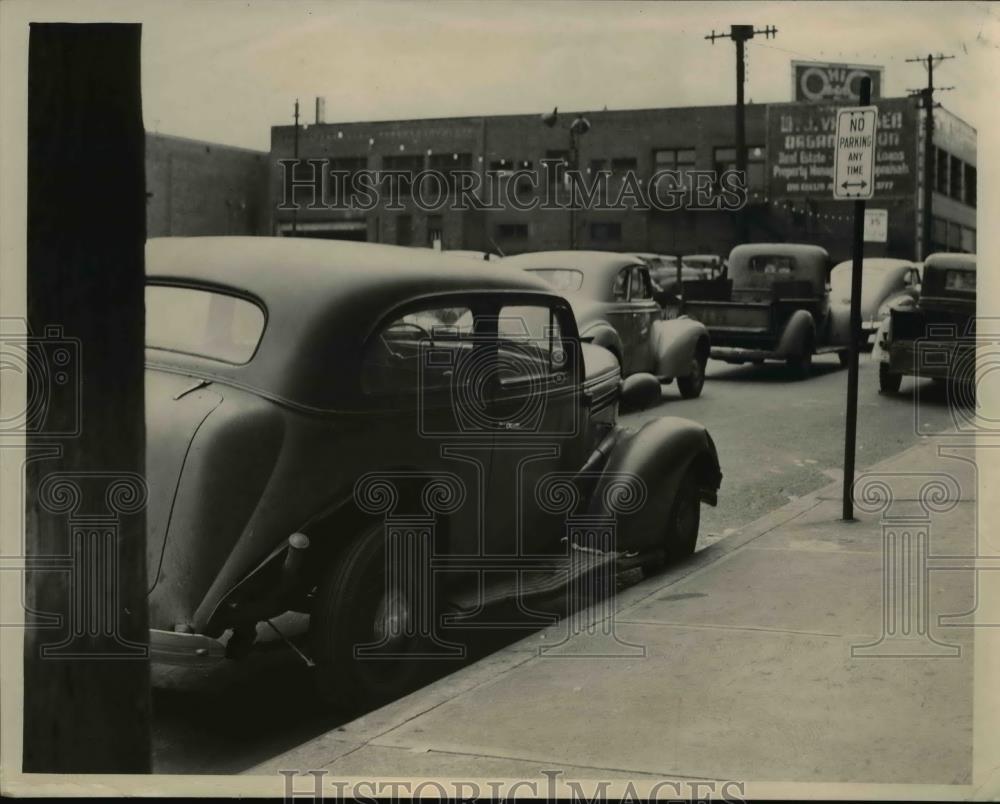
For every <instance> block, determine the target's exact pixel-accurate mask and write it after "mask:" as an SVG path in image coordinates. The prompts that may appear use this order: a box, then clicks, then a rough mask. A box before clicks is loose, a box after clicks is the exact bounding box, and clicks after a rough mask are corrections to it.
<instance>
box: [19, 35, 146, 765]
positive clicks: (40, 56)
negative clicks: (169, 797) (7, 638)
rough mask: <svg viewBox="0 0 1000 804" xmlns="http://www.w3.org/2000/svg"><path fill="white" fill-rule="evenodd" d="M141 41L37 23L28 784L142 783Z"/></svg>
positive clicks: (32, 98)
mask: <svg viewBox="0 0 1000 804" xmlns="http://www.w3.org/2000/svg"><path fill="white" fill-rule="evenodd" d="M140 36H141V26H140V25H134V24H128V25H114V24H85V25H74V24H65V23H57V24H42V23H34V24H32V25H31V32H30V39H29V57H28V58H29V61H28V199H27V201H28V233H27V234H28V237H27V258H28V265H27V270H28V276H27V280H28V282H27V289H28V294H27V295H28V299H27V301H28V327H29V332H30V341H29V350H30V349H33V350H34V353H35V354H36V356H37V357H38V358H39V359H40V360H41V361H43V362H46V361H48V362H46V365H47V367H48V368H47V371H48V373H45V372H40V373H37V374H36V373H34V372H32V373H29V376H28V393H29V398H31V395H32V394H41V395H42V397H43V398H44V399H45V404H46V409H45V416H44V417H43V421H42V422H41V424H40V425H39V426H37V427H35V428H31V427H29V428H28V433H27V447H28V467H27V472H26V478H27V488H26V490H25V491H26V507H27V511H26V526H27V533H26V547H27V552H28V566H29V571H28V572H27V576H26V589H27V603H28V607H29V611H30V612H32V614H30V615H29V616H30V617H35V618H40V619H41V620H45V621H48V622H49V623H50V627H38V622H37V621H36V624H35V627H32V626H31V624H30V622H29V624H28V625H29V627H28V628H27V629H26V631H25V654H24V753H23V769H24V771H25V772H29V773H31V772H34V773H41V772H51V773H148V772H149V770H150V737H149V713H150V694H149V662H148V657H147V655H146V654H147V648H146V645H145V642H146V641H147V628H148V622H147V608H146V570H145V560H146V559H145V514H144V507H143V506H144V501H145V487H144V482H143V479H142V478H143V476H144V474H145V466H144V463H145V424H144V409H143V408H144V395H143V340H144V338H143V335H144V323H145V312H144V307H143V277H144V260H143V249H144V243H145V237H146V219H145V215H146V209H145V208H146V201H145V167H144V152H145V134H144V131H143V125H142V101H141V90H140ZM56 385H58V387H59V389H60V390H59V392H58V393H56V392H55V391H54V390H53V389H54V388H55V387H56ZM53 445H55V446H56V447H57V449H58V450H59V454H58V456H57V457H55V458H52V457H49V458H46V457H45V455H46V451H51V449H52V446H53ZM43 563H48V564H49V565H50V566H52V567H53V569H50V570H45V571H43V570H40V569H38V568H37V567H38V566H39V565H40V564H43ZM32 567H35V569H31V568H32ZM53 615H54V617H53ZM52 623H56V625H55V626H54V627H53V626H52V625H51V624H52Z"/></svg>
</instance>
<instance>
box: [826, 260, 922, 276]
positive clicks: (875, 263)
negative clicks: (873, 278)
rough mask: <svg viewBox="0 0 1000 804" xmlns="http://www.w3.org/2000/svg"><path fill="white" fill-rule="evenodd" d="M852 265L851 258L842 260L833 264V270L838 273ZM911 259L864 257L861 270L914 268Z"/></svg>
mask: <svg viewBox="0 0 1000 804" xmlns="http://www.w3.org/2000/svg"><path fill="white" fill-rule="evenodd" d="M853 265H854V261H853V260H844V261H843V262H838V263H837V264H836V265H835V266H833V272H834V273H837V274H840V273H842V272H844V271H848V270H850V269H851V267H852V266H853ZM916 267H917V266H916V265H915V264H914V262H913V261H912V260H897V259H894V258H892V257H865V259H864V260H862V262H861V269H862V270H863V271H888V270H891V269H893V268H916Z"/></svg>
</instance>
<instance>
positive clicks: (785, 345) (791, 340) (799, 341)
mask: <svg viewBox="0 0 1000 804" xmlns="http://www.w3.org/2000/svg"><path fill="white" fill-rule="evenodd" d="M807 341H811V342H812V344H813V347H814V348H815V345H816V321H815V320H814V319H813V317H812V313H810V312H809V311H808V310H795V311H794V312H793V313H792V315H791V317H790V318H789V319H788V322H787V323H786V324H785V329H784V331H783V332H782V333H781V339H780V340H779V341H778V348H777V349H775V350H774V351H775V353H776V354H777V355H778V356H779V357H789V356H793V355H801V354H803V353H804V351H805V346H806V342H807Z"/></svg>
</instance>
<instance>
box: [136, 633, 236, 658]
mask: <svg viewBox="0 0 1000 804" xmlns="http://www.w3.org/2000/svg"><path fill="white" fill-rule="evenodd" d="M225 658H226V646H225V644H224V643H223V642H220V641H219V640H218V639H213V638H212V637H208V636H205V635H204V634H184V633H180V632H177V631H160V630H157V629H155V628H151V629H150V630H149V659H150V661H151V662H152V663H153V664H164V665H178V666H187V667H190V666H208V665H213V664H219V663H220V662H222V661H223V660H224V659H225Z"/></svg>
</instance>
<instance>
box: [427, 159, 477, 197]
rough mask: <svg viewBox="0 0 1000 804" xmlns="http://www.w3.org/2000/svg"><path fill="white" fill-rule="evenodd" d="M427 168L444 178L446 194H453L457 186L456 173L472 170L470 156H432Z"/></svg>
mask: <svg viewBox="0 0 1000 804" xmlns="http://www.w3.org/2000/svg"><path fill="white" fill-rule="evenodd" d="M427 167H428V168H429V169H430V170H436V171H437V172H438V173H442V174H444V176H445V181H446V183H447V187H448V192H451V193H454V192H455V188H456V186H457V184H458V176H457V175H456V174H457V173H458V171H462V170H470V169H471V168H472V154H459V153H444V154H433V155H431V157H430V159H429V160H428V164H427Z"/></svg>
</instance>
